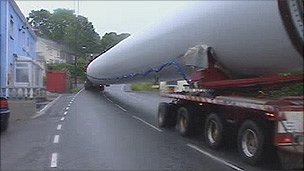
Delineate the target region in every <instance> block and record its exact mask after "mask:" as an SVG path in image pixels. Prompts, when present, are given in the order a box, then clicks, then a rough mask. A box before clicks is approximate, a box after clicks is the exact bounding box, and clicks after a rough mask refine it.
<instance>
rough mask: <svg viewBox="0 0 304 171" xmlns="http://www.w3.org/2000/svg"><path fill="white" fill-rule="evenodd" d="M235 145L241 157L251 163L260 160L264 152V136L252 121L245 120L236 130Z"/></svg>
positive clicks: (256, 162)
mask: <svg viewBox="0 0 304 171" xmlns="http://www.w3.org/2000/svg"><path fill="white" fill-rule="evenodd" d="M237 146H238V151H239V154H240V155H241V157H242V159H243V160H244V161H245V162H247V163H249V164H252V165H255V164H258V163H260V162H261V159H262V157H263V153H264V146H265V136H264V132H263V131H262V129H261V127H260V126H259V125H258V124H257V123H256V122H254V121H251V120H247V121H245V122H244V123H243V124H242V126H241V127H240V129H239V131H238V137H237Z"/></svg>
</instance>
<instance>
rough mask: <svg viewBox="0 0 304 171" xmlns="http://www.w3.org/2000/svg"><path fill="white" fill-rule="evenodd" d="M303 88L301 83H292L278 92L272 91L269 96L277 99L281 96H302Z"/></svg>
mask: <svg viewBox="0 0 304 171" xmlns="http://www.w3.org/2000/svg"><path fill="white" fill-rule="evenodd" d="M303 86H304V85H303V82H302V83H294V84H291V85H289V86H286V87H283V88H281V89H279V90H274V91H272V92H271V96H272V97H274V98H279V97H283V96H303V92H304V90H303Z"/></svg>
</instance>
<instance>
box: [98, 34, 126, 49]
mask: <svg viewBox="0 0 304 171" xmlns="http://www.w3.org/2000/svg"><path fill="white" fill-rule="evenodd" d="M129 36H130V34H128V33H122V34H119V35H118V34H116V33H115V32H110V33H106V34H105V35H104V36H102V39H101V40H100V45H101V49H102V52H106V51H108V50H109V49H111V48H112V47H113V46H115V45H116V44H118V43H119V42H120V41H122V40H124V39H125V38H127V37H129Z"/></svg>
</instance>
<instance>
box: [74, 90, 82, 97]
mask: <svg viewBox="0 0 304 171" xmlns="http://www.w3.org/2000/svg"><path fill="white" fill-rule="evenodd" d="M82 91H83V88H82V89H81V90H80V91H78V93H76V94H75V96H74V97H73V99H75V97H76V96H78V94H79V93H81V92H82Z"/></svg>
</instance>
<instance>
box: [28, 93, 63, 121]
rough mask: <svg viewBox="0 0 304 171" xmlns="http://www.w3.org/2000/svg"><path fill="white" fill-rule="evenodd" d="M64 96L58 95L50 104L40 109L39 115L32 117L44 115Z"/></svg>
mask: <svg viewBox="0 0 304 171" xmlns="http://www.w3.org/2000/svg"><path fill="white" fill-rule="evenodd" d="M61 96H62V94H60V95H59V96H58V97H56V99H54V100H53V101H51V102H50V103H49V104H47V105H46V106H44V108H42V109H41V110H40V111H38V112H37V115H35V116H32V117H31V118H32V119H36V118H38V117H39V116H42V115H44V114H45V112H46V111H47V110H48V109H49V108H50V107H51V106H53V105H54V104H55V103H56V102H57V101H58V100H59V98H60V97H61Z"/></svg>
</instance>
